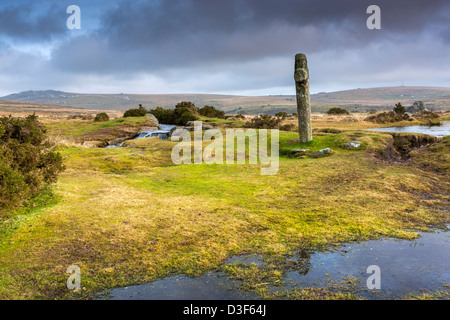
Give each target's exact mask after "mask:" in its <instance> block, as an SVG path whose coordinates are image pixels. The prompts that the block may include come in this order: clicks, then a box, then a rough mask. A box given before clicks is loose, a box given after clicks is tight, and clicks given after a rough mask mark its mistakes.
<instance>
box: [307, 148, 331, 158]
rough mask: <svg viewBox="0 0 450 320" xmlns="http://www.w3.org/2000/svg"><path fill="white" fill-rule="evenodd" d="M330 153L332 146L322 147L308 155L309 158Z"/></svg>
mask: <svg viewBox="0 0 450 320" xmlns="http://www.w3.org/2000/svg"><path fill="white" fill-rule="evenodd" d="M329 154H331V149H330V148H325V149H321V150H319V151H316V152H313V153H310V154H308V155H307V156H308V157H309V158H319V157H324V156H326V155H329Z"/></svg>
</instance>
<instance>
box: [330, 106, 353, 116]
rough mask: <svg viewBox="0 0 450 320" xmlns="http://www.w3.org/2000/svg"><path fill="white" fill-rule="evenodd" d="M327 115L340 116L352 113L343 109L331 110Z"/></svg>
mask: <svg viewBox="0 0 450 320" xmlns="http://www.w3.org/2000/svg"><path fill="white" fill-rule="evenodd" d="M327 114H330V115H333V114H334V115H336V114H337V115H339V114H350V112H348V111H347V110H345V109H342V108H331V109H330V110H328V111H327Z"/></svg>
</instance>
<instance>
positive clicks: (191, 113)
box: [149, 101, 199, 126]
mask: <svg viewBox="0 0 450 320" xmlns="http://www.w3.org/2000/svg"><path fill="white" fill-rule="evenodd" d="M149 112H150V113H151V114H153V115H154V116H155V117H156V118H157V119H158V121H159V123H163V124H175V125H181V126H185V125H186V124H187V123H188V122H189V121H195V120H198V114H199V113H198V108H197V107H196V106H195V104H193V103H192V102H188V101H183V102H180V103H178V104H177V105H176V106H175V109H173V110H171V109H164V108H161V107H157V108H156V109H152V110H150V111H149Z"/></svg>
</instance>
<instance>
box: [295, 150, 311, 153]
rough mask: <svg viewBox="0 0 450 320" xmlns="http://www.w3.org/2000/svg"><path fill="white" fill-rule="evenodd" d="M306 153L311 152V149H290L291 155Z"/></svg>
mask: <svg viewBox="0 0 450 320" xmlns="http://www.w3.org/2000/svg"><path fill="white" fill-rule="evenodd" d="M308 151H311V149H292V150H291V153H306V152H308Z"/></svg>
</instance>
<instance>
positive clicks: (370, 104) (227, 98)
mask: <svg viewBox="0 0 450 320" xmlns="http://www.w3.org/2000/svg"><path fill="white" fill-rule="evenodd" d="M0 99H6V100H13V101H21V102H33V103H41V104H47V105H48V104H51V105H58V106H64V107H69V106H70V107H74V108H83V109H89V110H122V111H123V110H126V109H130V108H136V107H137V106H138V105H139V104H143V105H144V106H145V107H146V108H150V109H151V108H155V107H156V106H161V107H164V108H173V107H174V106H175V105H176V104H177V103H178V102H180V101H192V102H194V103H195V104H196V105H197V106H199V107H202V106H204V105H213V106H215V107H217V108H219V109H221V110H224V111H225V112H227V113H243V114H261V113H269V114H274V113H276V112H279V111H286V112H295V109H296V101H295V96H294V95H271V96H235V95H219V94H124V93H120V94H83V93H69V92H62V91H54V90H45V91H24V92H21V93H16V94H11V95H8V96H5V97H1V98H0ZM418 100H420V101H423V102H424V104H425V106H426V107H427V108H428V109H432V110H450V88H438V87H406V86H400V87H382V88H368V89H353V90H344V91H336V92H320V93H317V94H312V95H311V104H312V111H313V112H326V111H327V110H328V109H329V108H331V107H342V108H345V109H347V110H349V111H352V112H368V111H374V110H384V109H391V108H392V107H393V106H394V105H395V103H397V102H401V103H402V104H403V105H405V106H409V105H412V104H413V103H414V101H418ZM3 104H5V102H3Z"/></svg>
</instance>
